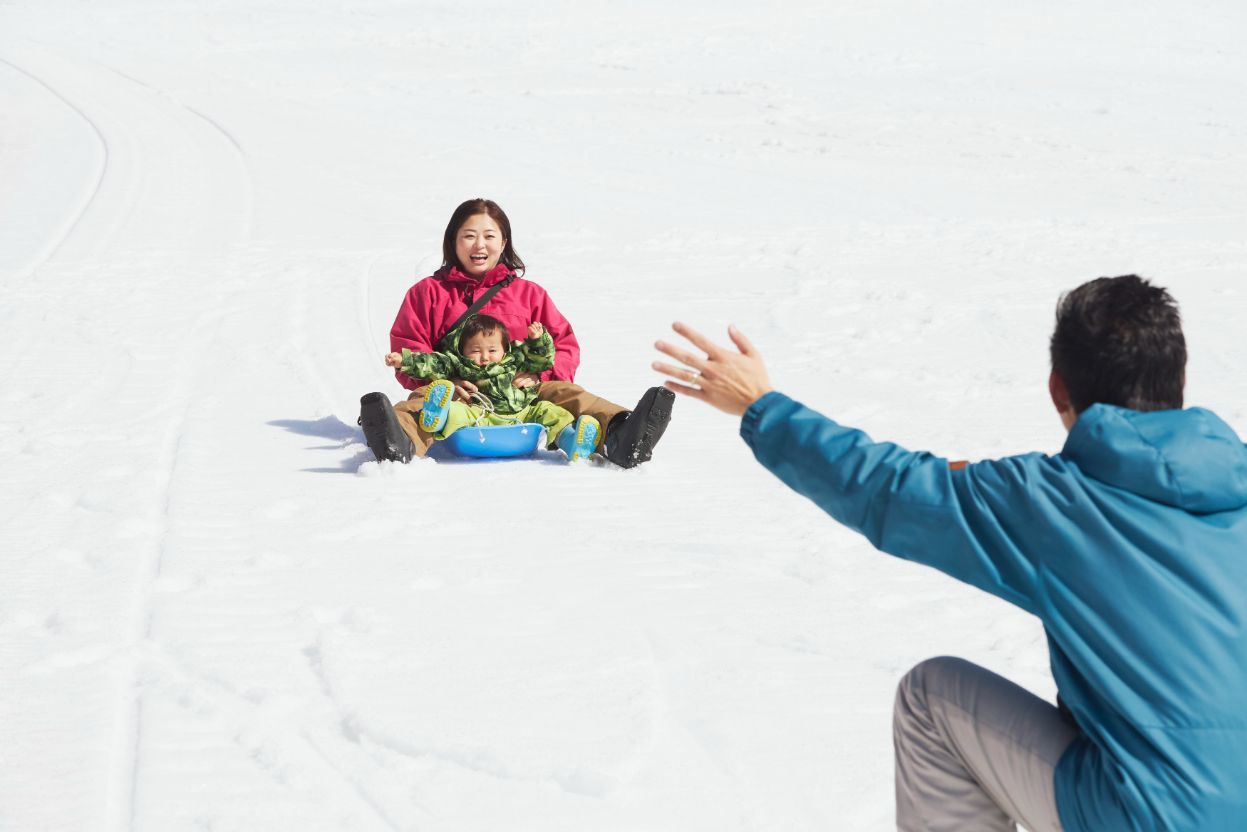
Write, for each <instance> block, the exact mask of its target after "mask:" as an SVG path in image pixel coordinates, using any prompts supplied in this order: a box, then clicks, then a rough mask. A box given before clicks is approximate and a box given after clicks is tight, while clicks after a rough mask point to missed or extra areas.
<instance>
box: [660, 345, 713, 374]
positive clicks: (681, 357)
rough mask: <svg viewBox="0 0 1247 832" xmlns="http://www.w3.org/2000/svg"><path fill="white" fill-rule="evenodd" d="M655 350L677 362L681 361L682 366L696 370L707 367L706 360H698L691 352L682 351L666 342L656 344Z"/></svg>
mask: <svg viewBox="0 0 1247 832" xmlns="http://www.w3.org/2000/svg"><path fill="white" fill-rule="evenodd" d="M654 349H656V350H658V351H659V352H661V353H666V354H667V355H669V356H671V357H672V358H674V359H675V360H676V361H679V362H680V363H681V364H685V365H687V366H689V367H692V368H693V369H695V370H702V369H704V368H705V366H706V360H705V359H704V358H698V357H697V356H695V355H693V354H692V353H691V352H689V351H687V350H682V349H680V348H679V347H677V346H675V345H674V344H668V343H667V342H666V341H659V342H657V343H656V344H654Z"/></svg>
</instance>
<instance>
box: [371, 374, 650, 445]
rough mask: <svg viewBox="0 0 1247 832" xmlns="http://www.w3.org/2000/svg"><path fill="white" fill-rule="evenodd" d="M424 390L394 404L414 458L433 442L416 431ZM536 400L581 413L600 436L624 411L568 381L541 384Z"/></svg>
mask: <svg viewBox="0 0 1247 832" xmlns="http://www.w3.org/2000/svg"><path fill="white" fill-rule="evenodd" d="M426 389H427V388H425V387H421V388H419V389H418V390H415V391H414V392H413V393H412V394H411V395H410V396H408V397H407V398H406V399H405V400H404V401H401V402H399V403H398V404H396V405H394V415H395V416H397V417H398V424H399V425H400V426H401V427H402V429H403V433H405V434H407V437H408V438H409V439H411V444H413V445H415V446H416V456H424V455H425V454H426V453H428V451H429V446H430V445H432V444H433V442H434V439H433V434H431V433H429V432H428V431H425V430H421V429H420V408H421V406H422V405H423V404H424V391H425V390H426ZM537 399H538V400H539V401H543V402H550V403H551V404H556V405H558V406H559V407H561V408H563V409H564V410H568V411H571V414H572V416H573V417H576V416H580V415H581V414H588V415H590V416H592V417H593V418H595V419H597V420H598V424H600V425H601V426H602V432H603V435H605V433H606V427H607V426H608V425H609V424H610V423H611V419H614V418H615V417H616V416H618V415H619V414H620V413H627V412H628V409H627V408H624V407H620V406H619V405H617V404H615V403H613V402H609V401H607V400H606V399H603V398H602V397H600V396H595V395H593V394H592V393H590V392H589V391H588V390H586V389H584V388H583V387H581V386H580V385H579V384H572V383H571V382H570V381H543V382H542V383H541V387H540V388H538V390H537Z"/></svg>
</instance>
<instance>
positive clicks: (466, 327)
mask: <svg viewBox="0 0 1247 832" xmlns="http://www.w3.org/2000/svg"><path fill="white" fill-rule="evenodd" d="M495 332H497V333H499V334H500V335H501V336H502V347H503V349H506V348H507V346H508V345H509V344H510V343H511V336H510V335H509V334H508V333H507V325H506V324H504V323H503V322H502V321H500V320H498V319H497V318H495V317H493V316H492V315H481V314H479V313H478V314H476V315H473V316H472V317H470V318H468V319H467V320H466V321H464V323H463V329H461V330H459V342H458V343H457V344H455V347H456V348H462V345H463V342H464V341H466V340H468V339H469V338H471V337H472V336H474V335H482V334H484V335H493V334H494V333H495Z"/></svg>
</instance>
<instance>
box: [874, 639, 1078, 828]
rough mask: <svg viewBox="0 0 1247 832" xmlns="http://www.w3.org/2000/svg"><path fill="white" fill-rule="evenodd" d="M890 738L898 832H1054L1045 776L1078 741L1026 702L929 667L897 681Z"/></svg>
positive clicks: (979, 676)
mask: <svg viewBox="0 0 1247 832" xmlns="http://www.w3.org/2000/svg"><path fill="white" fill-rule="evenodd" d="M892 734H893V743H894V745H895V748H896V827H897V829H899V830H901V831H902V832H919V831H920V830H921V832H940V831H941V830H958V832H980V830H981V832H1007V831H1010V830H1013V829H1014V828H1015V827H1014V824H1015V823H1017V824H1021V825H1022V826H1024V827H1026V828H1027V829H1029V830H1031V832H1060V829H1061V820H1060V818H1059V817H1058V816H1057V809H1056V799H1055V794H1054V789H1053V785H1052V774H1053V771H1054V770H1055V769H1056V764H1057V761H1058V760H1060V759H1061V754H1062V753H1064V751H1065V748H1066V746H1068V745H1069V744H1070V742H1071V741H1072V740H1073V739H1074V738H1075V737H1076V736H1078V732H1077V729H1076V728H1074V727H1073V726H1071V725H1069V724H1068V723H1067V722H1066V721H1065V720H1064V719H1062V718H1061V715H1060V713H1059V712H1058V711H1057V709H1056V708H1055V707H1054V706H1052V705H1049V704H1048V703H1047V702H1044V701H1043V700H1042V699H1040V698H1039V697H1037V696H1035V695H1034V694H1032V693H1029V692H1028V691H1026V690H1024V689H1022V688H1020V687H1018V686H1017V685H1015V684H1013V683H1012V682H1010V681H1009V680H1007V679H1004V678H1002V677H1000V676H997V675H996V674H994V673H992V672H990V671H988V670H984V669H983V668H981V667H979V666H978V665H974V664H971V663H970V662H967V661H964V660H963V659H952V658H939V659H928V660H927V661H925V662H923V663H922V664H920V665H918V666H917V667H915V668H914V669H913V670H911V671H909V673H908V674H907V675H906V676H905V678H904V679H903V680H902V681H901V684H900V689H899V690H898V691H897V694H896V710H895V713H894V716H893V723H892Z"/></svg>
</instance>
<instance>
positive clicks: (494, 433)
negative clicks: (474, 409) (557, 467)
mask: <svg viewBox="0 0 1247 832" xmlns="http://www.w3.org/2000/svg"><path fill="white" fill-rule="evenodd" d="M544 430H545V428H543V427H542V426H541V425H536V424H532V423H525V424H522V425H484V426H482V427H466V428H459V430H457V431H455V432H454V433H452V434H451V435H450V436H448V437H446V439H445V440H444V441H443V442H442V443H441V444H442V445H444V446H445V447H447V448H449V449H450V451H451V452H452V453H454V454H455V455H456V456H467V457H474V458H476V459H500V458H504V457H509V456H528V455H529V454H531V453H533V452H535V451H536V450H537V443H538V442H539V441H540V440H541V432H542V431H544Z"/></svg>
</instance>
